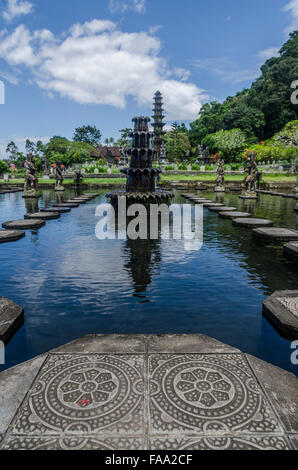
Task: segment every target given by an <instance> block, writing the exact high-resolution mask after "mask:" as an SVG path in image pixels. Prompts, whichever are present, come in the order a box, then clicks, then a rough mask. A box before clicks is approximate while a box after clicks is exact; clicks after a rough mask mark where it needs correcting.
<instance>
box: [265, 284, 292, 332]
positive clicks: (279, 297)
mask: <svg viewBox="0 0 298 470" xmlns="http://www.w3.org/2000/svg"><path fill="white" fill-rule="evenodd" d="M263 313H264V315H265V316H266V318H268V319H269V321H270V322H272V323H273V325H274V326H276V327H277V329H278V330H279V331H280V332H281V333H284V334H286V335H291V336H292V335H293V339H297V338H298V336H297V335H298V290H296V291H290V290H285V291H276V292H274V294H272V295H271V296H270V297H269V298H268V299H266V300H265V302H264V303H263Z"/></svg>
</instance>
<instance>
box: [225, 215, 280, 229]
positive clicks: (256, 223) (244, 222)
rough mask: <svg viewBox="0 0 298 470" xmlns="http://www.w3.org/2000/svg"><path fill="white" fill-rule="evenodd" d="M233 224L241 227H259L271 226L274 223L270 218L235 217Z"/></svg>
mask: <svg viewBox="0 0 298 470" xmlns="http://www.w3.org/2000/svg"><path fill="white" fill-rule="evenodd" d="M232 224H233V225H237V226H239V227H246V228H251V229H252V228H257V227H270V226H272V225H273V222H272V220H269V219H256V218H254V217H252V218H245V217H244V218H242V219H241V218H240V219H233V221H232Z"/></svg>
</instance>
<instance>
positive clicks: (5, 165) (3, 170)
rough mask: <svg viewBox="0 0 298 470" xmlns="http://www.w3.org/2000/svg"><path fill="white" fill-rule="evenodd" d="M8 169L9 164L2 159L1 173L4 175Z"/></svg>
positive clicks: (0, 164)
mask: <svg viewBox="0 0 298 470" xmlns="http://www.w3.org/2000/svg"><path fill="white" fill-rule="evenodd" d="M7 171H8V165H7V164H6V163H5V162H4V161H3V160H0V175H1V176H2V175H3V173H6V172H7Z"/></svg>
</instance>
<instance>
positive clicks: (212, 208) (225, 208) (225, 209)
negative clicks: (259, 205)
mask: <svg viewBox="0 0 298 470" xmlns="http://www.w3.org/2000/svg"><path fill="white" fill-rule="evenodd" d="M208 209H209V210H210V211H213V212H230V211H236V210H237V209H236V207H230V206H224V205H223V206H222V207H219V206H210V207H208Z"/></svg>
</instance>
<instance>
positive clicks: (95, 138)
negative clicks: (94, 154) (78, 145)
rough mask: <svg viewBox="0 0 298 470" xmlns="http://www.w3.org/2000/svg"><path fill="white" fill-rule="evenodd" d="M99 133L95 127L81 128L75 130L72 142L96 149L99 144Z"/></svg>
mask: <svg viewBox="0 0 298 470" xmlns="http://www.w3.org/2000/svg"><path fill="white" fill-rule="evenodd" d="M100 139H101V133H100V130H99V129H97V127H95V126H90V125H88V126H82V127H77V128H76V129H75V133H74V136H73V140H74V141H75V142H83V143H85V144H89V145H92V146H93V147H97V146H98V145H99V144H100Z"/></svg>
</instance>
